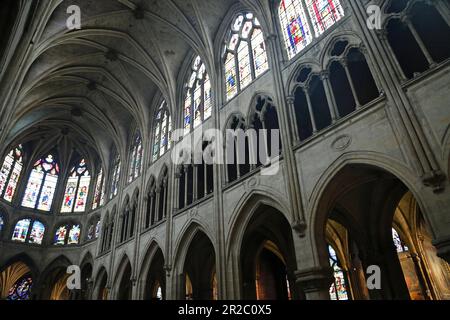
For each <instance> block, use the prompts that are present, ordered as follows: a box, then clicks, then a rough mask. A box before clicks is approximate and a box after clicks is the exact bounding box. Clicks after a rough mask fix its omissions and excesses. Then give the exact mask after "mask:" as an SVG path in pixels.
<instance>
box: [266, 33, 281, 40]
mask: <svg viewBox="0 0 450 320" xmlns="http://www.w3.org/2000/svg"><path fill="white" fill-rule="evenodd" d="M277 38H278V35H277V34H276V33H269V34H267V35H266V36H265V39H264V40H266V41H270V42H272V41H275V40H277Z"/></svg>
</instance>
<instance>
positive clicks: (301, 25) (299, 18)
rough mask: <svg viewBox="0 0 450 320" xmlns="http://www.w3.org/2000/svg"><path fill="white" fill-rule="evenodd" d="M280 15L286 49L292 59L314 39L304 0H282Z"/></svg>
mask: <svg viewBox="0 0 450 320" xmlns="http://www.w3.org/2000/svg"><path fill="white" fill-rule="evenodd" d="M278 16H279V18H280V23H281V27H282V29H283V30H282V32H283V37H284V43H285V46H286V50H287V52H288V56H289V59H291V58H292V57H294V56H295V55H296V54H297V53H299V52H300V51H302V50H303V49H304V48H305V47H306V46H307V45H308V44H310V43H311V41H312V39H313V36H312V34H311V30H309V25H308V21H307V20H306V19H307V17H306V13H305V10H304V8H303V4H302V2H301V1H300V0H281V3H280V7H279V9H278Z"/></svg>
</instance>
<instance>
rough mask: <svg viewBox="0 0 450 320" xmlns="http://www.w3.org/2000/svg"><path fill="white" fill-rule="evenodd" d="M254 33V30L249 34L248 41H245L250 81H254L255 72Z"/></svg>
mask: <svg viewBox="0 0 450 320" xmlns="http://www.w3.org/2000/svg"><path fill="white" fill-rule="evenodd" d="M254 32H255V28H253V30H252V31H251V33H250V34H249V37H248V39H249V41H247V48H248V57H249V60H250V61H249V63H250V70H251V74H252V81H253V80H255V79H256V70H255V57H254V56H253V41H252V37H253V33H254Z"/></svg>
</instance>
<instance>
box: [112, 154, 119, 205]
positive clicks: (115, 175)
mask: <svg viewBox="0 0 450 320" xmlns="http://www.w3.org/2000/svg"><path fill="white" fill-rule="evenodd" d="M120 164H121V163H120V156H119V154H117V155H116V156H115V158H114V160H113V167H112V168H113V170H112V178H111V190H110V195H109V198H110V199H112V198H113V197H115V196H116V195H117V192H118V190H119V179H120Z"/></svg>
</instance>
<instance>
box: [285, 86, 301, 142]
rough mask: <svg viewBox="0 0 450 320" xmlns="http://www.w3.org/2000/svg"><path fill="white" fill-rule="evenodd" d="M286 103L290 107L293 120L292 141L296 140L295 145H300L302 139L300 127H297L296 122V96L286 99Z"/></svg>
mask: <svg viewBox="0 0 450 320" xmlns="http://www.w3.org/2000/svg"><path fill="white" fill-rule="evenodd" d="M286 103H287V105H288V108H289V112H290V114H291V115H292V116H291V117H290V119H291V128H292V132H291V134H292V139H293V140H294V141H293V142H294V144H298V143H299V142H300V137H299V134H298V127H297V122H296V113H295V96H294V95H290V96H287V97H286Z"/></svg>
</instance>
